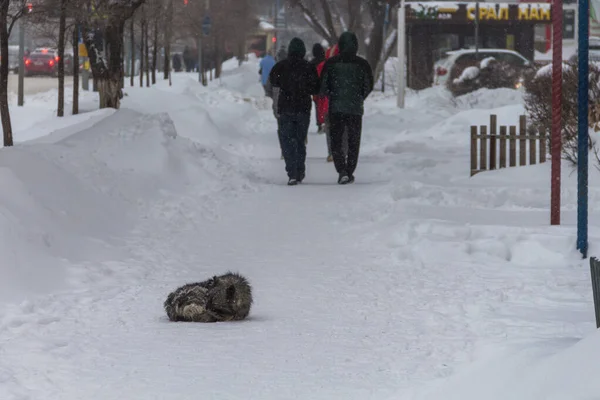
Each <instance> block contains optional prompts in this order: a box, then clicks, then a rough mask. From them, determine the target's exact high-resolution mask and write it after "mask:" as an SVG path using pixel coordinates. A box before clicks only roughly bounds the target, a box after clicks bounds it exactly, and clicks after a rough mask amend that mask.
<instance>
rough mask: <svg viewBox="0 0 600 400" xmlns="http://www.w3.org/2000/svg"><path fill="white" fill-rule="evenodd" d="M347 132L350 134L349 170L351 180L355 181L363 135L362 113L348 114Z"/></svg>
mask: <svg viewBox="0 0 600 400" xmlns="http://www.w3.org/2000/svg"><path fill="white" fill-rule="evenodd" d="M346 118H347V122H348V123H347V124H346V127H347V129H346V132H347V134H348V162H347V172H348V177H349V178H350V182H354V171H355V170H356V166H357V164H358V155H359V152H360V138H361V135H362V115H348V116H346Z"/></svg>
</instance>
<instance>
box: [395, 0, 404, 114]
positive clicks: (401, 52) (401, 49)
mask: <svg viewBox="0 0 600 400" xmlns="http://www.w3.org/2000/svg"><path fill="white" fill-rule="evenodd" d="M405 45H406V9H405V5H404V0H402V1H401V2H400V8H399V9H398V99H397V105H398V108H404V92H405V87H406V79H405V76H404V75H405V70H406V51H405Z"/></svg>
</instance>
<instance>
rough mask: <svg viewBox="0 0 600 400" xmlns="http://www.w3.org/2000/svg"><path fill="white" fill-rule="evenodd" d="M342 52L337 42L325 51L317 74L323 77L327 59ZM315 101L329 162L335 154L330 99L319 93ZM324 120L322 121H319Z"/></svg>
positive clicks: (345, 145) (345, 142) (345, 143)
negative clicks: (330, 117)
mask: <svg viewBox="0 0 600 400" xmlns="http://www.w3.org/2000/svg"><path fill="white" fill-rule="evenodd" d="M338 54H340V49H339V47H338V45H337V44H334V45H333V46H331V47H330V48H328V49H327V51H326V52H325V60H324V61H322V62H321V63H319V65H317V74H318V75H319V78H321V72H323V67H324V66H325V61H327V60H328V59H329V58H331V57H334V56H337V55H338ZM315 103H316V106H317V121H318V123H321V124H323V131H324V132H325V135H326V136H327V162H333V155H332V154H331V135H330V134H329V118H328V114H329V99H328V98H327V97H326V96H322V95H317V96H315ZM319 121H322V122H319ZM346 148H347V141H346V140H344V149H346Z"/></svg>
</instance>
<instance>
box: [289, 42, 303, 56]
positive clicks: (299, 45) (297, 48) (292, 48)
mask: <svg viewBox="0 0 600 400" xmlns="http://www.w3.org/2000/svg"><path fill="white" fill-rule="evenodd" d="M305 55H306V46H304V42H303V41H302V39H299V38H293V39H292V40H291V41H290V45H289V46H288V57H289V58H304V56H305Z"/></svg>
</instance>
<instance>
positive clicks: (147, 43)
mask: <svg viewBox="0 0 600 400" xmlns="http://www.w3.org/2000/svg"><path fill="white" fill-rule="evenodd" d="M145 28H146V31H145V32H144V48H145V50H144V51H145V52H146V55H145V56H146V62H145V63H144V64H146V87H150V35H149V33H150V24H149V23H148V22H147V21H146V26H145Z"/></svg>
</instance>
